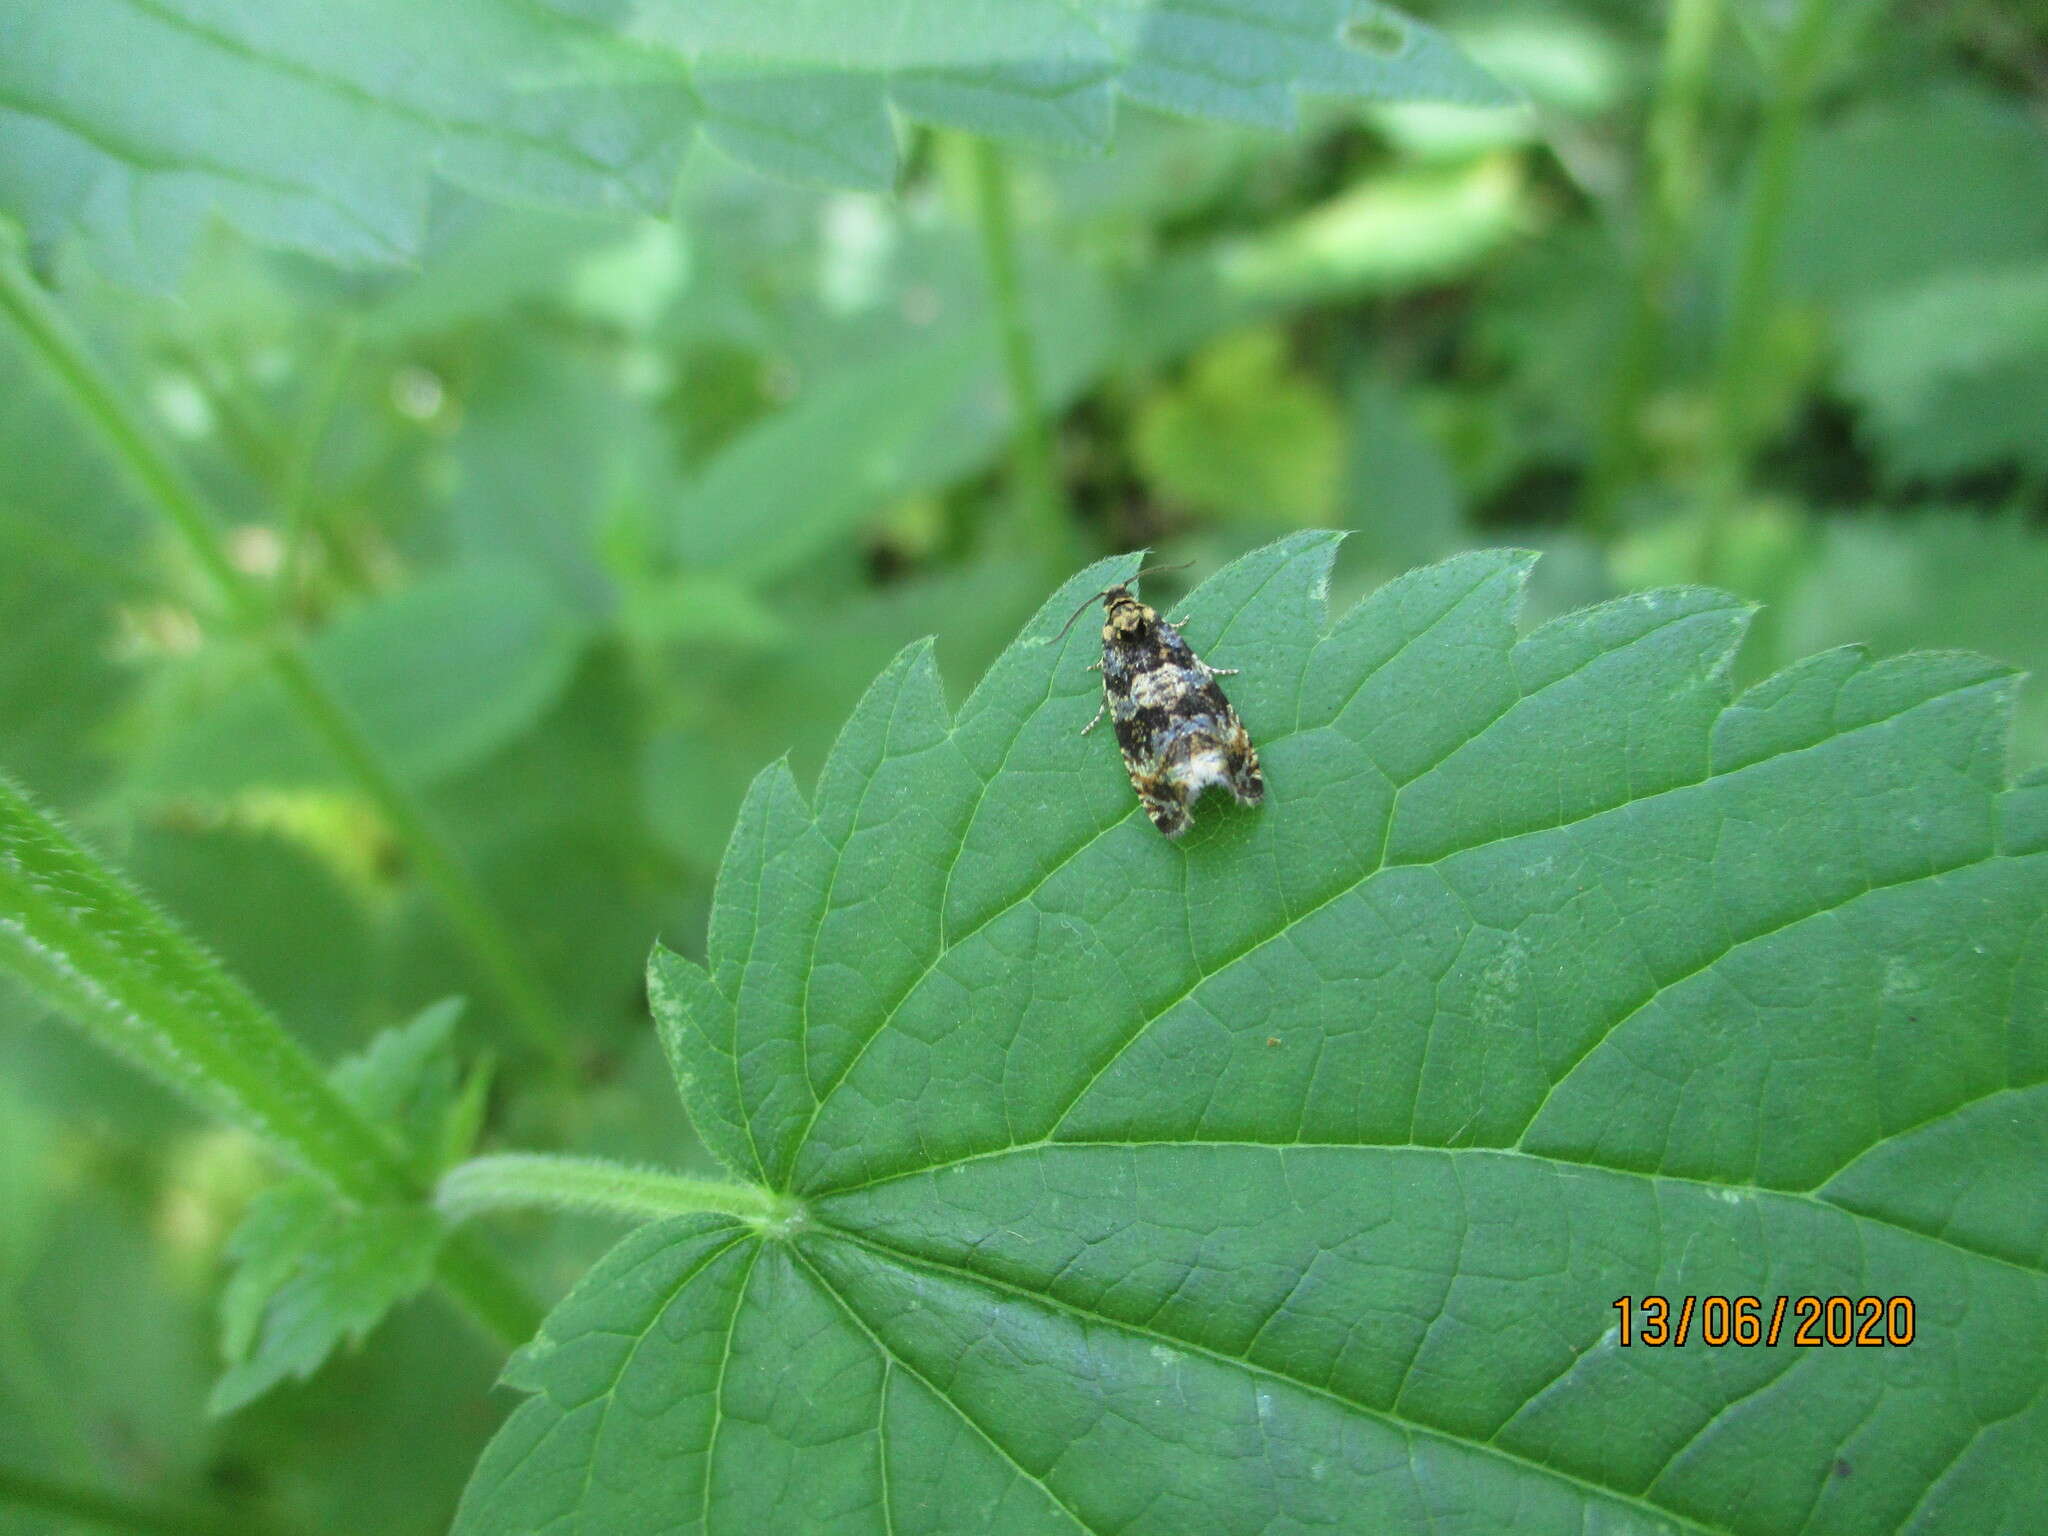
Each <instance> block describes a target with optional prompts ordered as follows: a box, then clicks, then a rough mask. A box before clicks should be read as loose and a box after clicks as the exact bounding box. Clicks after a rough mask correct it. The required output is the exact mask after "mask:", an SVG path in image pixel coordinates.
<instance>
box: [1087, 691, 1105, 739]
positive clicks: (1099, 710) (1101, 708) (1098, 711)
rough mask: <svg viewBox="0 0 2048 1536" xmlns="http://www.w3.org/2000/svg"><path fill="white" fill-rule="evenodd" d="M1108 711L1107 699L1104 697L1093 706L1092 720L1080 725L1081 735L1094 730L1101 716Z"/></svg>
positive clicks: (1100, 720) (1099, 722) (1100, 722)
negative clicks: (1093, 716) (1093, 714)
mask: <svg viewBox="0 0 2048 1536" xmlns="http://www.w3.org/2000/svg"><path fill="white" fill-rule="evenodd" d="M1108 712H1109V700H1107V699H1104V700H1103V701H1102V702H1101V703H1100V704H1098V705H1096V706H1095V718H1094V719H1093V720H1090V721H1089V722H1088V723H1087V724H1086V725H1084V726H1082V727H1081V734H1082V735H1083V736H1086V735H1087V734H1088V733H1089V732H1090V731H1092V730H1094V729H1095V727H1097V726H1098V725H1100V724H1102V717H1103V716H1104V715H1105V714H1107V713H1108Z"/></svg>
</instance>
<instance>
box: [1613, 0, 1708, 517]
mask: <svg viewBox="0 0 2048 1536" xmlns="http://www.w3.org/2000/svg"><path fill="white" fill-rule="evenodd" d="M1721 19H1722V0H1672V5H1671V18H1670V21H1669V22H1668V23H1667V24H1666V28H1665V33H1664V50H1663V56H1662V62H1661V65H1660V68H1659V70H1658V77H1657V99H1656V102H1655V103H1654V105H1653V106H1652V107H1651V110H1650V122H1649V128H1648V134H1647V140H1648V143H1647V150H1648V153H1647V157H1646V161H1647V163H1646V165H1645V167H1644V176H1643V181H1644V187H1643V192H1642V196H1641V205H1642V206H1641V214H1640V220H1641V228H1640V231H1639V235H1638V243H1637V247H1636V263H1635V271H1634V274H1633V283H1632V286H1631V292H1630V296H1629V311H1628V322H1627V328H1626V330H1625V331H1624V332H1623V335H1622V341H1621V345H1620V347H1619V348H1618V349H1617V351H1616V354H1615V366H1614V373H1613V376H1612V378H1611V379H1610V381H1609V385H1608V395H1607V401H1606V405H1605V409H1604V412H1603V423H1602V431H1601V437H1600V444H1599V448H1598V450H1597V453H1596V455H1595V460H1594V464H1593V482H1592V487H1591V489H1590V491H1589V493H1588V495H1587V498H1586V504H1585V511H1584V518H1583V521H1584V523H1585V525H1586V528H1587V531H1588V532H1590V533H1592V534H1593V535H1594V536H1596V537H1601V538H1605V537H1610V536H1612V534H1613V533H1614V529H1615V520H1616V519H1615V510H1616V505H1617V503H1618V502H1619V500H1620V498H1621V496H1622V494H1623V492H1625V491H1626V490H1627V489H1628V486H1629V485H1630V484H1631V483H1632V482H1633V481H1634V480H1635V479H1636V478H1637V477H1638V476H1639V475H1640V474H1641V472H1642V465H1643V443H1642V418H1643V403H1644V397H1645V396H1646V395H1648V393H1649V391H1650V388H1651V386H1652V385H1653V383H1654V382H1655V380H1656V377H1657V372H1658V365H1659V363H1660V362H1661V360H1662V357H1663V354H1664V343H1665V336H1666V333H1667V331H1668V330H1669V326H1670V309H1671V298H1672V294H1671V288H1672V284H1673V282H1674V281H1675V280H1676V278H1677V276H1678V271H1679V267H1680V264H1681V263H1682V261H1683V260H1684V257H1685V252H1686V250H1687V249H1688V247H1689V246H1690V245H1691V244H1692V236H1693V231H1694V228H1695V226H1696V225H1697V223H1698V214H1699V208H1700V204H1701V203H1702V201H1703V200H1704V198H1705V193H1706V170H1705V164H1704V160H1705V156H1704V154H1703V151H1702V148H1701V143H1700V137H1701V135H1700V128H1701V120H1702V117H1703V114H1704V108H1705V104H1706V96H1707V83H1708V76H1709V72H1710V70H1711V67H1712V64H1713V59H1714V47H1715V44H1716V42H1717V41H1718V39H1719V35H1720V31H1721Z"/></svg>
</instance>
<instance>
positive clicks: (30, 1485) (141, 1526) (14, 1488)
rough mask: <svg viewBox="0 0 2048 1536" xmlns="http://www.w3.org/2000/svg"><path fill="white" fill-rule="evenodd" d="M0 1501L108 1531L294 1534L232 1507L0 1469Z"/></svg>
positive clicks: (150, 1535)
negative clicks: (151, 1500) (137, 1496)
mask: <svg viewBox="0 0 2048 1536" xmlns="http://www.w3.org/2000/svg"><path fill="white" fill-rule="evenodd" d="M0 1504H6V1505H12V1506H13V1507H15V1508H17V1509H25V1510H34V1511H36V1512H37V1513H39V1514H44V1515H50V1516H55V1517H57V1518H59V1519H68V1520H83V1521H85V1522H87V1523H88V1524H92V1525H98V1526H101V1527H103V1528H105V1529H106V1530H109V1531H134V1532H139V1533H142V1536H296V1532H295V1531H294V1532H290V1533H288V1532H287V1530H286V1528H285V1527H283V1526H277V1525H270V1524H267V1523H265V1522H262V1521H257V1520H252V1519H251V1518H250V1517H249V1516H248V1515H247V1514H244V1513H241V1512H239V1511H237V1512H236V1513H234V1514H232V1515H231V1514H228V1513H226V1512H225V1511H223V1512H219V1513H215V1512H213V1511H210V1510H201V1509H191V1508H181V1507H177V1506H173V1505H165V1504H144V1503H141V1502H139V1501H137V1500H134V1499H127V1498H122V1497H120V1496H118V1495H115V1494H110V1493H102V1492H100V1491H99V1490H98V1489H96V1488H80V1487H78V1486H76V1485H74V1484H71V1483H61V1482H58V1481H56V1480H55V1479H54V1478H47V1477H36V1476H34V1475H32V1474H30V1473H27V1472H19V1471H16V1470H14V1469H13V1468H10V1467H0Z"/></svg>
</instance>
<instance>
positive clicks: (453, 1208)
mask: <svg viewBox="0 0 2048 1536" xmlns="http://www.w3.org/2000/svg"><path fill="white" fill-rule="evenodd" d="M435 1203H436V1204H438V1205H439V1206H440V1207H441V1209H442V1210H443V1211H445V1212H446V1213H447V1214H449V1215H450V1216H453V1217H456V1218H458V1219H459V1218H462V1217H466V1216H472V1215H476V1214H478V1213H479V1212H483V1211H498V1210H530V1209H534V1208H536V1207H537V1208H539V1209H542V1210H553V1211H599V1212H603V1213H605V1214H607V1215H617V1216H630V1217H633V1218H634V1219H636V1220H641V1221H648V1220H658V1219H660V1218H662V1217H665V1216H692V1215H700V1214H703V1213H706V1212H711V1213H715V1214H718V1215H723V1216H738V1217H742V1218H744V1219H745V1220H748V1221H754V1222H773V1221H786V1220H788V1219H790V1218H791V1217H793V1216H795V1215H797V1214H798V1212H799V1210H800V1207H799V1206H798V1204H797V1203H796V1201H794V1200H793V1199H791V1198H790V1197H789V1196H787V1195H778V1194H776V1193H774V1192H773V1191H772V1190H767V1189H763V1188H761V1187H760V1186H759V1185H757V1184H735V1183H728V1182H724V1181H721V1180H714V1179H692V1178H685V1177H683V1176H682V1175H681V1174H674V1173H662V1172H660V1171H658V1170H655V1169H652V1168H633V1167H628V1166H627V1165H626V1164H624V1163H614V1162H609V1161H606V1160H605V1159H603V1158H595V1157H555V1156H549V1155H546V1154H542V1153H535V1152H506V1153H500V1154H498V1155H496V1156H493V1157H479V1158H473V1159H471V1160H470V1161H469V1162H466V1163H461V1164H458V1165H457V1166H455V1167H454V1168H451V1169H449V1170H448V1172H447V1173H446V1174H445V1175H443V1176H442V1179H441V1187H440V1190H439V1192H438V1193H437V1195H436V1196H435Z"/></svg>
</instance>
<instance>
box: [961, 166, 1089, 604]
mask: <svg viewBox="0 0 2048 1536" xmlns="http://www.w3.org/2000/svg"><path fill="white" fill-rule="evenodd" d="M967 153H968V156H969V158H970V161H971V164H972V171H973V178H974V214H975V222H976V223H977V224H978V225H979V226H980V230H981V249H982V256H983V259H984V261H985V263H986V264H987V267H988V287H989V299H990V302H991V304H992V305H993V307H994V310H995V318H996V328H997V331H998V333H999V335H1000V339H1001V341H1002V350H1003V370H1004V374H1005V376H1006V378H1007V379H1008V382H1009V390H1010V409H1011V412H1012V414H1013V415H1014V416H1015V418H1016V435H1015V440H1014V445H1013V448H1012V455H1013V464H1014V467H1015V473H1016V477H1017V487H1016V489H1017V498H1018V501H1019V504H1020V507H1021V509H1022V513H1023V516H1022V517H1021V518H1020V523H1021V525H1022V526H1021V528H1020V530H1019V531H1020V532H1021V533H1023V534H1024V535H1025V536H1026V538H1027V539H1028V541H1029V543H1030V546H1031V547H1032V548H1033V549H1035V550H1040V551H1044V552H1046V553H1047V554H1048V555H1050V556H1052V557H1053V558H1054V559H1055V560H1056V561H1058V562H1060V563H1061V566H1062V568H1064V561H1065V560H1066V558H1067V556H1068V554H1069V553H1070V552H1071V549H1070V546H1071V545H1072V542H1073V527H1072V523H1071V521H1070V519H1069V518H1068V516H1067V505H1066V497H1065V495H1064V494H1063V492H1062V491H1061V489H1060V480H1059V471H1058V468H1057V466H1056V464H1055V460H1054V457H1053V444H1052V432H1051V429H1050V427H1049V426H1048V425H1047V422H1046V419H1045V396H1044V391H1043V389H1042V387H1041V383H1040V380H1039V373H1038V353H1037V348H1036V346H1035V345H1034V343H1033V341H1032V336H1031V323H1030V317H1029V314H1028V313H1027V311H1026V309H1025V305H1024V292H1023V279H1022V275H1021V272H1020V269H1019V262H1018V259H1017V229H1016V208H1015V197H1014V192H1013V189H1012V187H1011V184H1010V163H1009V161H1008V159H1007V158H1006V157H1005V155H1004V152H1003V150H1002V148H1001V146H999V145H997V144H995V143H994V142H992V141H991V140H989V139H985V138H980V137H975V138H972V139H970V140H968V148H967Z"/></svg>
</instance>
